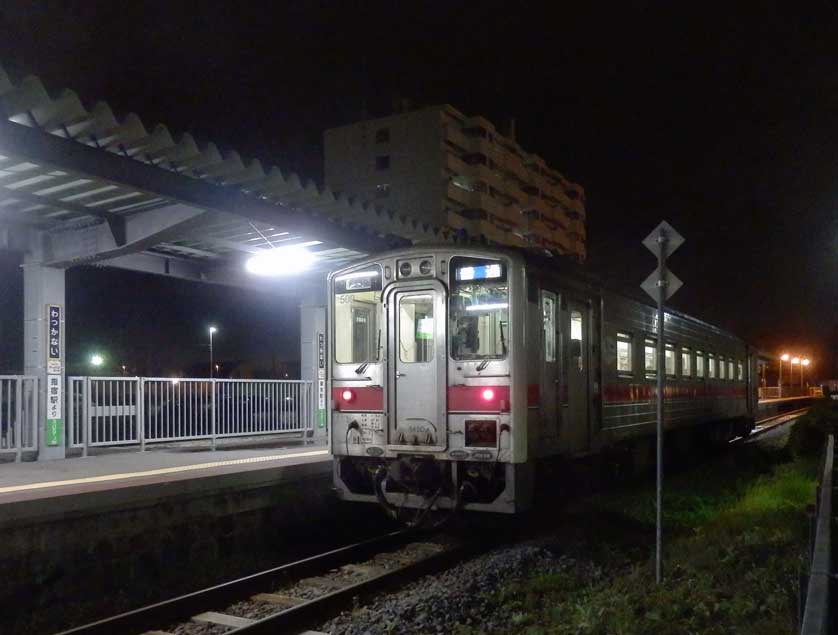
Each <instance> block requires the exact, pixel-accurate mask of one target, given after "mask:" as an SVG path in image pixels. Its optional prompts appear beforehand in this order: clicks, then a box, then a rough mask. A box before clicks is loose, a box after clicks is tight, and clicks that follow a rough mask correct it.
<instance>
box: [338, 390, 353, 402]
mask: <svg viewBox="0 0 838 635" xmlns="http://www.w3.org/2000/svg"><path fill="white" fill-rule="evenodd" d="M340 396H341V399H343V400H344V401H352V400H354V399H355V393H354V392H352V391H351V390H344V391H343V392H342V393H340Z"/></svg>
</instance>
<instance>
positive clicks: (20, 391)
mask: <svg viewBox="0 0 838 635" xmlns="http://www.w3.org/2000/svg"><path fill="white" fill-rule="evenodd" d="M37 448H38V378H37V377H30V376H26V375H0V454H11V453H14V455H15V460H16V461H20V459H21V455H22V453H23V452H24V451H28V450H36V449H37Z"/></svg>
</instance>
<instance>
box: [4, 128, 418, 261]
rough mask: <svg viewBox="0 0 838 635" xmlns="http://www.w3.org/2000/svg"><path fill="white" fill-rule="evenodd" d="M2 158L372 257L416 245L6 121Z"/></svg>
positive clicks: (402, 239)
mask: <svg viewBox="0 0 838 635" xmlns="http://www.w3.org/2000/svg"><path fill="white" fill-rule="evenodd" d="M0 154H3V155H12V156H16V157H25V158H26V159H29V160H31V161H33V162H35V163H38V164H40V165H50V166H53V167H55V168H56V169H64V170H67V169H70V170H74V171H77V172H80V173H83V174H86V175H89V176H93V177H95V178H98V179H103V180H106V181H109V182H111V183H115V184H122V185H127V186H130V187H132V188H134V189H137V190H139V191H143V192H147V193H149V194H154V195H157V196H163V197H165V198H169V199H174V200H178V201H181V202H183V203H187V204H190V205H194V206H198V207H202V208H204V209H212V210H217V211H223V212H228V213H231V214H235V215H237V216H242V217H244V218H248V219H250V220H258V221H262V222H265V223H271V224H280V225H282V227H283V228H287V229H288V230H289V231H293V232H295V233H300V234H303V235H305V236H308V237H310V238H311V239H316V240H322V241H324V242H333V243H335V244H338V245H342V246H345V247H348V248H351V249H354V250H357V251H362V252H367V253H369V252H374V251H380V250H384V249H388V248H392V247H399V246H404V245H407V244H409V243H410V241H409V240H407V239H404V238H400V237H396V236H392V235H391V236H388V237H386V238H381V237H379V236H376V235H372V234H368V233H365V232H362V231H359V230H355V229H352V228H350V227H347V226H343V225H341V224H340V223H338V222H335V221H334V220H331V219H329V218H327V217H325V216H316V217H315V216H312V215H310V214H308V213H306V212H305V211H304V210H302V209H299V208H297V207H293V206H287V207H286V206H280V205H275V204H271V203H268V202H265V201H261V200H259V199H257V198H255V197H253V196H249V195H246V194H244V193H242V192H240V191H238V190H236V189H235V188H233V187H224V186H220V185H215V184H212V183H208V182H206V181H202V180H199V179H193V178H189V177H186V176H182V175H180V174H176V173H173V172H169V171H167V170H164V169H163V168H160V167H157V166H154V165H150V164H147V163H142V162H140V161H138V160H136V159H132V158H128V157H123V156H120V155H117V154H114V153H112V152H107V151H104V150H100V149H98V148H92V147H90V146H86V145H84V144H82V143H79V142H77V141H74V140H72V139H65V138H62V137H58V136H55V135H52V134H49V133H46V132H44V131H42V130H39V129H37V128H30V127H28V126H24V125H21V124H16V123H12V122H10V121H6V120H0Z"/></svg>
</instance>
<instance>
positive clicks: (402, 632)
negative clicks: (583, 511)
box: [319, 543, 597, 635]
mask: <svg viewBox="0 0 838 635" xmlns="http://www.w3.org/2000/svg"><path fill="white" fill-rule="evenodd" d="M577 567H579V563H578V562H577V561H576V560H575V559H574V558H571V557H569V556H567V555H556V554H555V553H554V552H553V551H552V550H551V549H549V548H547V547H546V546H544V545H543V544H534V543H529V544H528V543H523V544H519V545H514V546H510V547H503V548H500V549H496V550H494V551H491V552H489V553H487V554H484V555H482V556H479V557H477V558H475V559H473V560H469V561H467V562H464V563H461V564H459V565H457V566H456V567H454V568H452V569H450V570H448V571H446V572H444V573H442V574H440V575H436V576H428V577H426V578H423V579H422V580H419V581H417V582H414V583H413V584H411V585H409V586H407V587H405V588H404V589H402V590H401V591H399V592H397V593H394V594H392V595H387V596H384V597H381V598H380V599H378V600H377V601H376V602H374V603H373V604H370V605H368V606H366V607H363V608H361V609H358V610H356V611H353V612H352V613H344V614H343V615H341V616H339V617H337V618H335V619H334V620H332V621H330V622H327V623H326V624H325V625H323V626H322V627H321V628H320V629H319V630H321V631H323V632H325V633H330V634H331V635H383V634H387V635H390V634H392V633H398V634H399V635H425V634H429V633H433V634H436V633H450V632H451V630H452V628H453V627H454V625H455V624H458V623H461V624H475V625H476V624H479V625H481V628H482V630H483V631H485V632H490V631H493V630H496V629H498V628H502V627H503V626H504V625H505V624H506V621H507V616H505V615H502V614H500V613H499V612H498V610H497V607H495V606H494V605H492V604H491V603H490V602H489V596H490V595H491V594H492V593H494V592H495V591H497V590H499V589H500V588H501V586H503V585H504V584H506V583H508V582H511V581H513V580H515V579H519V578H522V577H523V576H524V575H527V576H533V575H538V574H543V573H551V572H558V571H567V570H571V569H575V568H577ZM589 574H590V575H597V572H593V571H592V572H589Z"/></svg>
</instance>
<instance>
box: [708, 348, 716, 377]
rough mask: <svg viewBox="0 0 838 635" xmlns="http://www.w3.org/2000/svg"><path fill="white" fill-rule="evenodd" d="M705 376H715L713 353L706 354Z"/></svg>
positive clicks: (714, 357)
mask: <svg viewBox="0 0 838 635" xmlns="http://www.w3.org/2000/svg"><path fill="white" fill-rule="evenodd" d="M707 376H708V377H709V378H710V379H713V378H715V377H716V356H715V355H713V353H709V354H708V359H707Z"/></svg>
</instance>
